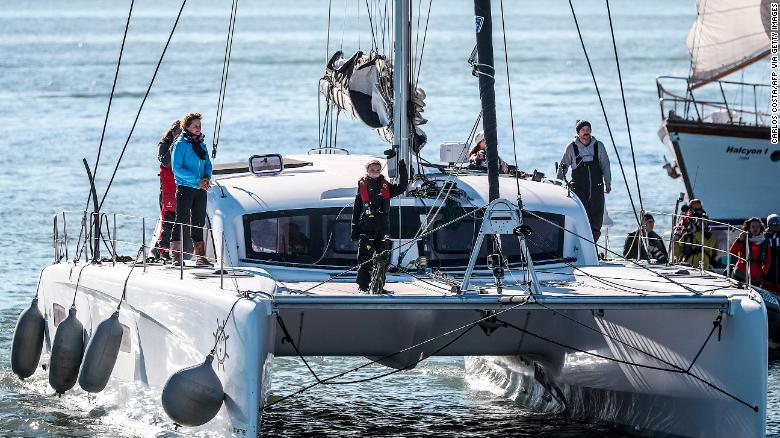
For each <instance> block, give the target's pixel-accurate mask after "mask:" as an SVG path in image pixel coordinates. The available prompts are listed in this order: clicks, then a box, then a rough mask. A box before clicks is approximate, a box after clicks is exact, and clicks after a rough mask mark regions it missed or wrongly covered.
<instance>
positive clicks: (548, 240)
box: [244, 207, 565, 269]
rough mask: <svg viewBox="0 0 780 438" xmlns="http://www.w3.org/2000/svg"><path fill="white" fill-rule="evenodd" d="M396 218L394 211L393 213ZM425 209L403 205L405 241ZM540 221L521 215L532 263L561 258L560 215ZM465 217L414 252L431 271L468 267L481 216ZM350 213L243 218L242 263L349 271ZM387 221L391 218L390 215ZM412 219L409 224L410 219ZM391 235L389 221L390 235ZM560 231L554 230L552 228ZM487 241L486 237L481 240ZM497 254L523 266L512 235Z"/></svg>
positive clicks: (353, 253)
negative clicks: (425, 260) (528, 231)
mask: <svg viewBox="0 0 780 438" xmlns="http://www.w3.org/2000/svg"><path fill="white" fill-rule="evenodd" d="M394 211H395V212H396V216H397V210H395V209H394ZM426 213H428V209H426V208H422V207H405V208H404V209H403V210H402V214H403V217H404V218H409V222H410V223H408V224H407V223H405V224H404V227H403V228H402V229H401V234H402V235H403V236H404V238H405V239H409V238H413V237H414V235H415V234H416V232H417V230H418V229H419V227H420V222H421V219H420V217H421V215H422V216H423V217H424V216H425V214H426ZM534 214H537V215H539V216H541V217H543V218H544V219H545V220H546V221H550V222H551V223H552V224H551V223H548V222H546V221H545V220H541V219H537V218H536V217H534V216H531V215H530V214H526V215H524V217H523V221H524V223H526V224H527V225H529V226H531V227H532V228H533V230H534V232H533V234H531V236H530V237H529V238H528V248H529V250H530V251H531V256H532V257H533V259H534V261H536V262H540V261H541V262H544V261H552V260H558V259H560V258H562V257H563V241H564V231H563V229H562V227H563V226H564V224H565V217H564V216H563V215H560V214H552V213H542V212H534ZM478 216H479V214H477V217H476V218H475V217H473V216H466V217H464V218H463V219H462V220H461V221H459V222H456V223H454V224H451V225H450V226H447V227H443V228H441V229H439V230H438V231H436V232H433V233H430V234H427V235H426V236H425V237H424V238H423V239H422V241H421V242H420V243H418V244H417V248H418V250H419V251H420V253H421V254H423V255H425V256H426V257H427V258H428V261H429V265H430V266H432V267H434V268H460V267H464V266H466V265H467V264H468V261H469V257H470V255H471V248H472V247H473V246H474V243H475V242H476V239H477V234H478V233H479V228H480V226H481V218H480V217H478ZM351 217H352V211H351V209H350V208H349V207H347V208H337V207H336V208H308V209H298V210H283V211H274V212H264V213H255V214H251V215H246V216H244V230H245V238H246V248H247V253H246V259H248V261H262V262H264V263H265V262H268V263H283V264H291V265H306V266H309V267H321V268H341V269H345V268H349V267H354V266H355V264H356V263H357V261H356V258H357V247H358V245H357V242H353V241H352V239H351V236H350V228H351V223H350V222H351ZM391 217H392V216H391ZM412 219H414V220H412ZM445 223H446V221H445V220H444V218H442V216H441V214H440V215H438V216H437V217H436V218H433V224H432V225H431V227H430V228H429V229H428V231H429V232H430V230H433V229H436V228H438V227H441V226H442V225H444V224H445ZM395 225H396V230H395V232H393V223H392V221H391V229H390V235H391V237H393V238H397V235H398V231H397V222H396V224H395ZM559 226H560V227H561V228H558V227H559ZM485 240H486V241H487V239H485ZM501 243H502V245H501V247H502V251H503V254H504V255H505V256H506V257H507V258H508V259H509V263H510V265H515V266H517V265H520V264H522V263H524V260H523V258H522V256H521V255H520V244H519V241H518V240H517V238H516V237H514V236H502V237H501ZM487 248H488V245H487V243H486V242H483V245H482V248H480V253H479V258H478V260H477V267H479V268H484V267H485V264H486V256H487Z"/></svg>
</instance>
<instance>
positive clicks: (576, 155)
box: [558, 120, 612, 243]
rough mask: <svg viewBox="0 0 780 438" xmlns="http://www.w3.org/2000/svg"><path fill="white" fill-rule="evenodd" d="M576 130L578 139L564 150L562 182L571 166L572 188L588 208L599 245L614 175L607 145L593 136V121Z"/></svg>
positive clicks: (559, 177)
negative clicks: (606, 194)
mask: <svg viewBox="0 0 780 438" xmlns="http://www.w3.org/2000/svg"><path fill="white" fill-rule="evenodd" d="M575 127H576V132H577V136H576V137H575V138H574V140H573V141H572V142H571V143H569V144H568V145H566V148H565V150H564V151H563V157H561V162H560V165H559V166H558V179H560V180H562V179H564V178H565V177H566V171H567V170H568V169H569V167H571V182H570V183H569V185H570V186H571V189H572V191H574V194H576V195H577V197H578V198H580V201H582V205H583V206H585V212H586V213H587V214H588V220H589V221H590V229H591V231H592V233H593V242H594V243H595V242H597V241H598V240H599V237H600V236H601V225H602V223H603V221H604V193H609V192H611V191H612V172H611V171H610V168H609V156H608V155H607V150H606V149H605V148H604V143H602V142H600V141H598V140H596V137H593V136H592V135H591V125H590V122H588V121H586V120H577V124H576V125H575Z"/></svg>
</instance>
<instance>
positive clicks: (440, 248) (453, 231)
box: [431, 218, 478, 254]
mask: <svg viewBox="0 0 780 438" xmlns="http://www.w3.org/2000/svg"><path fill="white" fill-rule="evenodd" d="M444 223H445V222H444V221H442V220H438V221H436V222H434V223H433V227H431V228H432V229H436V228H439V227H441V226H442V225H444ZM474 228H475V227H474V220H472V219H469V218H467V219H466V220H463V221H460V222H456V223H454V224H451V225H449V226H447V227H444V228H442V229H440V230H439V231H437V232H435V233H434V234H433V238H432V239H431V240H432V241H433V250H434V251H435V252H437V253H441V254H463V253H471V248H473V247H474V240H475V235H476V232H478V230H476V231H475V229H474Z"/></svg>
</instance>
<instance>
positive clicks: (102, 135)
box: [84, 0, 135, 210]
mask: <svg viewBox="0 0 780 438" xmlns="http://www.w3.org/2000/svg"><path fill="white" fill-rule="evenodd" d="M134 4H135V0H130V11H128V13H127V22H126V23H125V31H124V34H123V35H122V45H121V46H120V47H119V59H118V60H117V62H116V70H115V71H114V82H113V83H112V84H111V94H110V95H109V96H108V108H107V109H106V117H105V119H104V120H103V130H102V132H101V133H100V144H99V145H98V152H97V158H95V167H94V170H93V177H92V178H93V180H95V178H96V177H97V169H98V164H100V154H101V152H102V151H103V140H104V139H105V136H106V126H107V125H108V115H109V113H110V112H111V103H112V102H113V100H114V91H115V90H116V82H117V79H118V78H119V66H120V65H121V64H122V54H123V53H124V51H125V41H127V30H128V29H129V28H130V18H131V17H132V15H133V5H134ZM91 200H92V191H91V190H88V191H87V202H86V205H85V206H84V210H87V209H88V208H89V202H90V201H91Z"/></svg>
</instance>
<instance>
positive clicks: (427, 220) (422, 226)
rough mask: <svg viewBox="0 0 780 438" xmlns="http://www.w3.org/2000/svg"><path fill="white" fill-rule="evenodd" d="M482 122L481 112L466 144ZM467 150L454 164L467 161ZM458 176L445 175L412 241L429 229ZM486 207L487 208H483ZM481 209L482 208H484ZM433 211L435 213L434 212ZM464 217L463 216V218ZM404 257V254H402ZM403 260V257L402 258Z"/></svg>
mask: <svg viewBox="0 0 780 438" xmlns="http://www.w3.org/2000/svg"><path fill="white" fill-rule="evenodd" d="M480 120H482V112H481V111H480V113H479V114H478V115H477V119H476V120H475V121H474V125H473V126H472V127H471V131H470V132H469V135H468V137H467V138H466V144H467V145H468V144H471V140H472V139H473V138H474V134H475V133H476V132H477V129H478V128H479V122H480ZM468 149H469V148H468V147H466V148H465V149H464V150H463V151H461V153H460V155H458V161H457V163H455V164H456V165H460V164H461V163H464V162H465V161H466V159H468V153H467V152H466V151H467V150H468ZM458 175H460V172H459V171H458V170H454V171H452V172H450V173H449V174H448V175H447V178H446V179H445V180H444V181H443V183H442V186H441V189H440V190H439V193H437V194H436V198H435V199H434V200H433V203H431V208H430V209H429V210H428V212H426V214H425V221H424V222H421V223H420V227H419V228H418V229H417V232H416V233H415V235H414V238H413V240H417V239H419V238H420V237H422V234H423V233H424V232H425V231H427V230H428V228H429V227H430V225H431V223H432V221H431V219H433V218H435V217H436V216H437V215H438V214H439V211H441V209H442V208H443V207H444V204H445V203H444V202H442V203H441V205H439V206H438V207H435V205H436V202H437V201H438V200H439V199H440V198H442V194H444V197H443V199H447V198H449V196H450V193H451V192H452V190H453V189H454V184H448V183H449V182H450V181H451V180H452V179H454V178H455V177H456V176H458ZM445 188H446V194H445ZM485 207H487V206H485ZM485 207H483V208H485ZM434 209H435V211H434ZM463 217H465V216H463ZM404 255H405V254H404ZM401 258H403V255H402V257H401Z"/></svg>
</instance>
